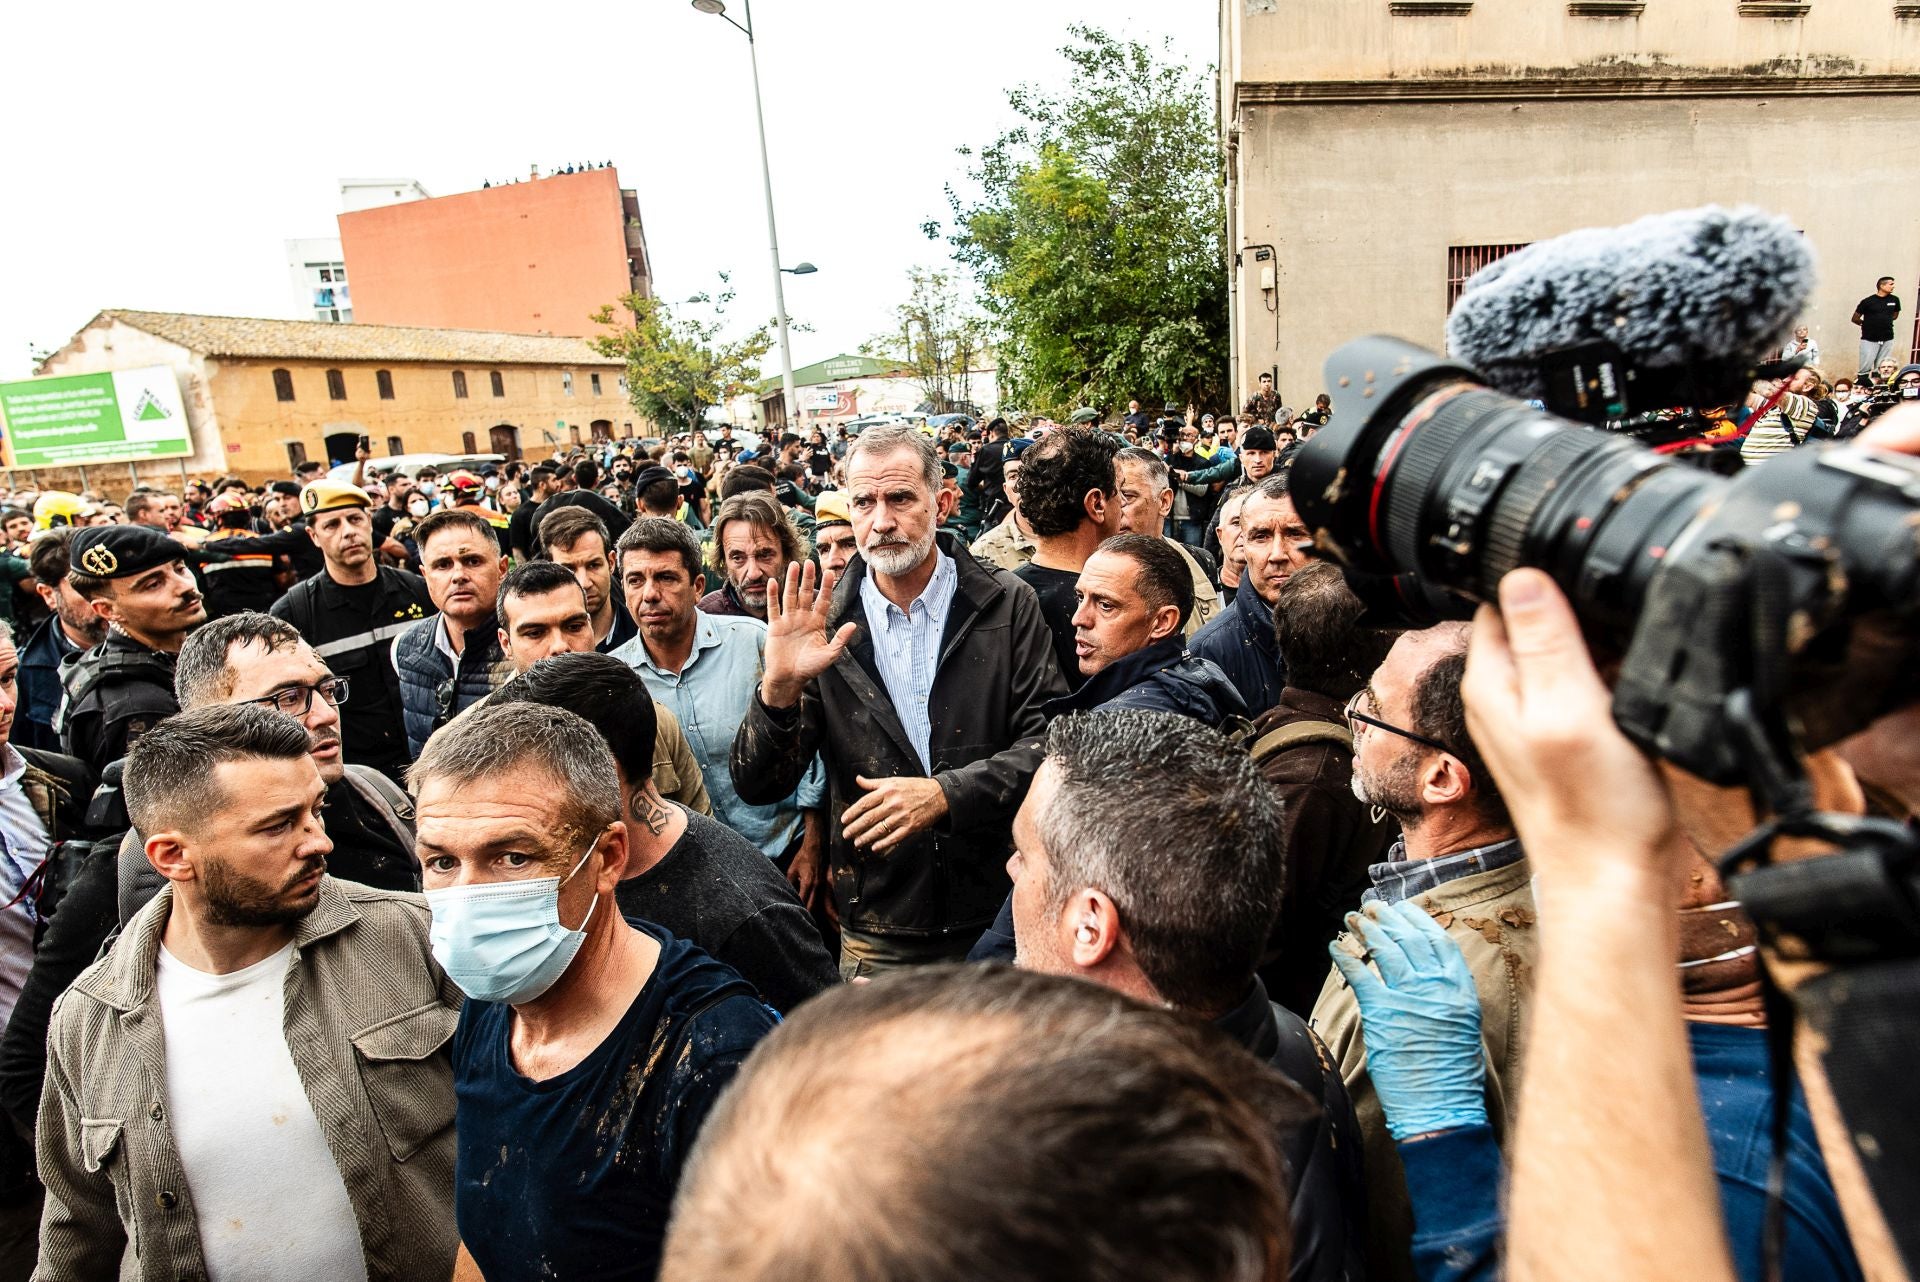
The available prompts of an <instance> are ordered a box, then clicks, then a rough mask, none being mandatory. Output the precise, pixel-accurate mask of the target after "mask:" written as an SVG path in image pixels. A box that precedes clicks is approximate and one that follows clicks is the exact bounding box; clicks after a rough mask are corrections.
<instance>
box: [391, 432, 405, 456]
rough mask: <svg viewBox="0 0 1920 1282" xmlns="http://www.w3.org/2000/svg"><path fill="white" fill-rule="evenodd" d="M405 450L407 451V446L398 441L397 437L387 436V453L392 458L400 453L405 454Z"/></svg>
mask: <svg viewBox="0 0 1920 1282" xmlns="http://www.w3.org/2000/svg"><path fill="white" fill-rule="evenodd" d="M406 452H407V447H406V446H405V445H402V444H401V443H400V438H399V437H397V436H389V437H388V438H387V453H388V455H389V456H391V457H393V458H398V457H399V456H400V455H402V454H405V453H406Z"/></svg>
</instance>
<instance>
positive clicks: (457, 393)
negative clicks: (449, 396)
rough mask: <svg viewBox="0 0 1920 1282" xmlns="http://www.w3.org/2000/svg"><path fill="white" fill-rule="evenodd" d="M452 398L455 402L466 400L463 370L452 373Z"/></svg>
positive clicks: (465, 372) (464, 372) (465, 379)
mask: <svg viewBox="0 0 1920 1282" xmlns="http://www.w3.org/2000/svg"><path fill="white" fill-rule="evenodd" d="M453 398H454V399H455V400H457V401H464V400H466V399H467V371H465V370H463V369H457V370H455V371H453Z"/></svg>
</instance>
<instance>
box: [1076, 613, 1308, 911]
mask: <svg viewBox="0 0 1920 1282" xmlns="http://www.w3.org/2000/svg"><path fill="white" fill-rule="evenodd" d="M1127 708H1131V709H1134V710H1136V711H1140V712H1172V713H1175V714H1177V715H1179V716H1183V717H1192V718H1193V719H1194V720H1195V721H1198V722H1200V723H1201V724H1202V725H1206V726H1213V727H1215V728H1218V727H1219V725H1220V724H1221V723H1222V722H1223V721H1225V720H1227V719H1228V718H1229V717H1236V716H1239V717H1244V716H1246V715H1247V705H1246V704H1245V703H1242V702H1241V700H1240V693H1239V691H1237V690H1235V689H1234V688H1233V683H1232V682H1231V681H1228V680H1227V674H1226V673H1224V672H1222V671H1220V669H1219V668H1218V667H1217V666H1216V665H1214V664H1212V663H1209V662H1207V661H1206V660H1205V659H1201V658H1196V657H1195V656H1194V655H1192V654H1190V653H1188V651H1187V639H1186V638H1185V637H1181V636H1171V637H1163V638H1161V639H1160V640H1158V641H1155V642H1154V643H1153V644H1152V645H1150V646H1147V647H1146V648H1145V649H1141V650H1135V651H1134V652H1133V653H1132V654H1129V655H1123V656H1122V657H1120V658H1118V659H1115V660H1114V661H1113V662H1112V663H1109V664H1108V665H1107V666H1106V667H1104V668H1102V669H1100V671H1098V672H1096V673H1094V674H1093V676H1091V677H1089V678H1087V681H1086V684H1084V685H1082V686H1081V687H1080V688H1079V689H1078V690H1075V691H1074V692H1073V693H1072V694H1070V695H1068V696H1067V697H1065V698H1063V699H1054V700H1051V701H1049V702H1048V704H1047V706H1046V708H1045V711H1046V714H1047V719H1048V720H1052V719H1053V718H1054V717H1058V716H1061V715H1063V714H1065V713H1069V712H1085V711H1088V710H1089V709H1101V710H1106V711H1118V710H1121V709H1127ZM1329 938H1331V936H1329Z"/></svg>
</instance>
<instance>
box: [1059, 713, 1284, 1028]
mask: <svg viewBox="0 0 1920 1282" xmlns="http://www.w3.org/2000/svg"><path fill="white" fill-rule="evenodd" d="M1046 751H1047V755H1046V764H1047V765H1049V766H1051V767H1052V768H1053V770H1054V772H1055V777H1056V782H1057V784H1058V788H1057V789H1056V791H1055V792H1054V795H1053V798H1052V801H1051V803H1050V804H1049V805H1048V806H1047V808H1046V809H1045V810H1044V811H1043V812H1042V813H1041V814H1040V815H1039V816H1038V823H1037V825H1036V826H1037V827H1038V829H1039V834H1040V841H1041V844H1042V846H1044V847H1045V849H1046V852H1047V864H1048V876H1047V887H1046V901H1047V907H1048V911H1049V913H1050V914H1052V915H1056V916H1057V915H1058V912H1059V909H1061V908H1062V907H1064V906H1065V904H1066V901H1067V899H1068V898H1069V897H1070V896H1071V895H1073V894H1074V893H1075V892H1077V891H1078V890H1080V889H1081V888H1083V887H1092V888H1094V889H1096V890H1100V891H1103V892H1105V893H1106V895H1107V896H1108V897H1109V898H1110V899H1112V900H1113V902H1114V905H1115V907H1117V908H1118V909H1119V910H1120V920H1121V922H1122V923H1123V924H1124V925H1125V927H1126V931H1127V938H1128V939H1129V940H1130V941H1131V942H1132V946H1133V952H1134V957H1135V959H1136V960H1137V961H1138V962H1139V964H1140V970H1141V972H1142V973H1143V974H1145V975H1146V977H1147V979H1148V980H1149V981H1151V982H1152V984H1153V986H1154V988H1155V989H1156V990H1158V991H1159V993H1160V995H1161V996H1162V997H1164V998H1166V999H1167V1000H1168V1001H1169V1002H1171V1003H1173V1004H1174V1005H1175V1006H1178V1007H1180V1008H1182V1009H1184V1010H1188V1011H1191V1012H1193V1013H1195V1014H1197V1015H1201V1016H1204V1017H1206V1018H1213V1017H1214V1016H1217V1015H1219V1014H1221V1013H1222V1012H1224V1011H1226V1010H1229V1009H1231V1008H1232V1007H1233V1005H1234V1003H1235V1002H1237V1001H1239V1000H1240V998H1241V997H1242V996H1244V995H1245V993H1246V989H1247V985H1248V983H1249V982H1250V981H1251V980H1252V978H1253V973H1254V970H1255V968H1256V967H1258V966H1259V964H1260V957H1261V954H1262V952H1263V951H1264V950H1265V948H1266V943H1267V938H1268V935H1269V934H1270V933H1271V931H1272V929H1273V923H1274V921H1275V919H1276V918H1277V917H1278V916H1279V913H1280V886H1281V881H1282V873H1283V870H1284V864H1285V860H1286V852H1285V845H1284V836H1283V830H1282V827H1281V822H1280V799H1279V797H1277V796H1276V795H1275V794H1274V792H1273V789H1272V788H1271V787H1270V786H1269V785H1268V783H1267V782H1266V780H1265V779H1263V778H1261V776H1260V772H1259V771H1258V770H1257V769H1256V768H1255V767H1254V764H1253V760H1252V758H1250V757H1249V756H1248V755H1247V753H1246V752H1245V750H1243V749H1241V748H1237V747H1235V746H1234V744H1233V743H1232V741H1231V740H1229V739H1228V738H1227V737H1226V736H1225V735H1223V734H1221V733H1220V732H1219V731H1217V730H1214V729H1211V728H1210V727H1208V726H1205V725H1202V724H1201V723H1200V722H1198V721H1196V720H1194V719H1193V718H1192V717H1184V716H1178V715H1176V714H1174V713H1170V712H1143V711H1138V710H1131V709H1129V710H1125V711H1114V712H1086V713H1079V714H1075V715H1070V716H1064V717H1060V718H1058V719H1056V720H1055V721H1054V722H1053V724H1052V725H1050V726H1049V727H1047V749H1046ZM1169 780H1171V781H1173V784H1174V786H1173V787H1171V788H1169V787H1168V786H1167V783H1168V781H1169ZM1142 797H1152V798H1153V799H1154V800H1153V804H1152V805H1149V806H1144V807H1143V806H1142V805H1141V804H1140V798H1142Z"/></svg>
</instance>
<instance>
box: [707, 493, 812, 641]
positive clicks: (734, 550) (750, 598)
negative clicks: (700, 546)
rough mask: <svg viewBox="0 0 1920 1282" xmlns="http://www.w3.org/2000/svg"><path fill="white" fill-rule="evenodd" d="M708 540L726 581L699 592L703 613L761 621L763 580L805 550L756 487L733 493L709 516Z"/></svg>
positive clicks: (782, 571)
mask: <svg viewBox="0 0 1920 1282" xmlns="http://www.w3.org/2000/svg"><path fill="white" fill-rule="evenodd" d="M713 546H714V554H715V557H716V559H717V560H718V561H719V563H720V570H721V572H722V573H723V574H725V575H726V582H725V583H723V584H721V586H720V587H718V588H717V589H715V590H714V591H712V592H709V593H707V595H705V596H703V597H701V598H700V608H701V610H703V611H704V612H706V613H707V614H721V615H727V614H731V615H741V616H745V617H747V618H752V619H759V620H760V621H762V622H765V621H766V617H767V585H768V584H777V583H779V582H781V581H782V580H783V579H784V578H785V577H786V571H787V567H788V566H789V565H792V564H793V563H794V562H795V561H798V560H800V559H802V558H803V557H804V556H805V555H806V554H805V552H803V551H802V550H801V547H800V536H799V534H798V533H797V532H796V531H795V530H794V528H793V523H792V522H791V521H789V520H788V519H787V515H786V512H785V510H784V509H783V508H782V507H781V506H780V502H779V500H777V499H775V498H774V497H773V496H772V495H770V494H766V493H762V492H760V491H757V490H749V491H747V492H746V493H743V494H735V495H734V496H733V497H731V498H729V499H728V500H727V501H726V502H724V503H722V504H721V505H720V513H719V515H718V516H716V517H714V519H713Z"/></svg>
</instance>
